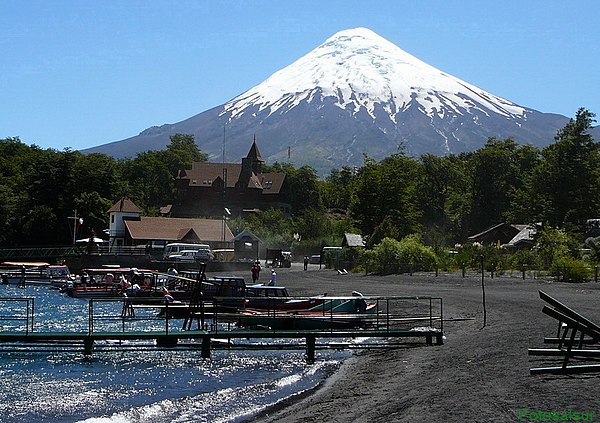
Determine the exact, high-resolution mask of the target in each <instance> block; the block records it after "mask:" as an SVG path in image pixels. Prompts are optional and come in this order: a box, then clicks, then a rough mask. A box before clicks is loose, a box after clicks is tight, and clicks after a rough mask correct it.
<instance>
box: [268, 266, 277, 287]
mask: <svg viewBox="0 0 600 423" xmlns="http://www.w3.org/2000/svg"><path fill="white" fill-rule="evenodd" d="M276 283H277V273H275V269H271V279H270V280H269V286H275V284H276Z"/></svg>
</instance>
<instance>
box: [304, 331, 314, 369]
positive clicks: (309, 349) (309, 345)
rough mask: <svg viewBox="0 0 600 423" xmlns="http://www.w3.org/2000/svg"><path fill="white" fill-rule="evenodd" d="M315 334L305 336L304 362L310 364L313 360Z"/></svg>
mask: <svg viewBox="0 0 600 423" xmlns="http://www.w3.org/2000/svg"><path fill="white" fill-rule="evenodd" d="M315 340H316V338H315V336H314V335H309V336H307V337H306V362H307V363H309V364H311V363H314V362H315Z"/></svg>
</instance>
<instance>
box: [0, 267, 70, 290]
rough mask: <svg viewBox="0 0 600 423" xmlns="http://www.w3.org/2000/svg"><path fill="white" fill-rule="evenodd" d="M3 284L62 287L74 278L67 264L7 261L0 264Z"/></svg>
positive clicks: (0, 275)
mask: <svg viewBox="0 0 600 423" xmlns="http://www.w3.org/2000/svg"><path fill="white" fill-rule="evenodd" d="M0 277H1V282H2V284H11V285H53V286H56V287H61V286H63V285H65V284H67V283H69V282H71V281H72V280H73V278H72V276H71V272H70V271H69V268H68V267H67V266H65V265H51V264H49V263H45V262H28V261H22V262H16V261H6V262H3V263H1V264H0Z"/></svg>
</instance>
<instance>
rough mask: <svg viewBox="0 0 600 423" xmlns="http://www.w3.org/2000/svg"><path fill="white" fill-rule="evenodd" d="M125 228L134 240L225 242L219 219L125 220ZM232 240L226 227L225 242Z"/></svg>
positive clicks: (143, 218)
mask: <svg viewBox="0 0 600 423" xmlns="http://www.w3.org/2000/svg"><path fill="white" fill-rule="evenodd" d="M125 226H126V227H127V231H128V232H129V235H130V236H131V238H132V239H134V240H135V239H140V240H147V239H152V240H156V241H160V240H164V241H180V240H183V239H186V240H193V239H195V240H197V241H222V240H223V221H222V220H218V219H183V218H168V217H142V218H141V219H140V220H125ZM232 239H233V234H232V233H231V230H230V229H229V227H228V226H227V225H225V241H231V240H232Z"/></svg>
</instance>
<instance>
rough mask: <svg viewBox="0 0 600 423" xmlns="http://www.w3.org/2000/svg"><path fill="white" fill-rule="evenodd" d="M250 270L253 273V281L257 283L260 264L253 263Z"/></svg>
mask: <svg viewBox="0 0 600 423" xmlns="http://www.w3.org/2000/svg"><path fill="white" fill-rule="evenodd" d="M250 272H251V273H252V283H256V281H257V280H258V266H257V265H256V263H254V264H253V265H252V269H250Z"/></svg>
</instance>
